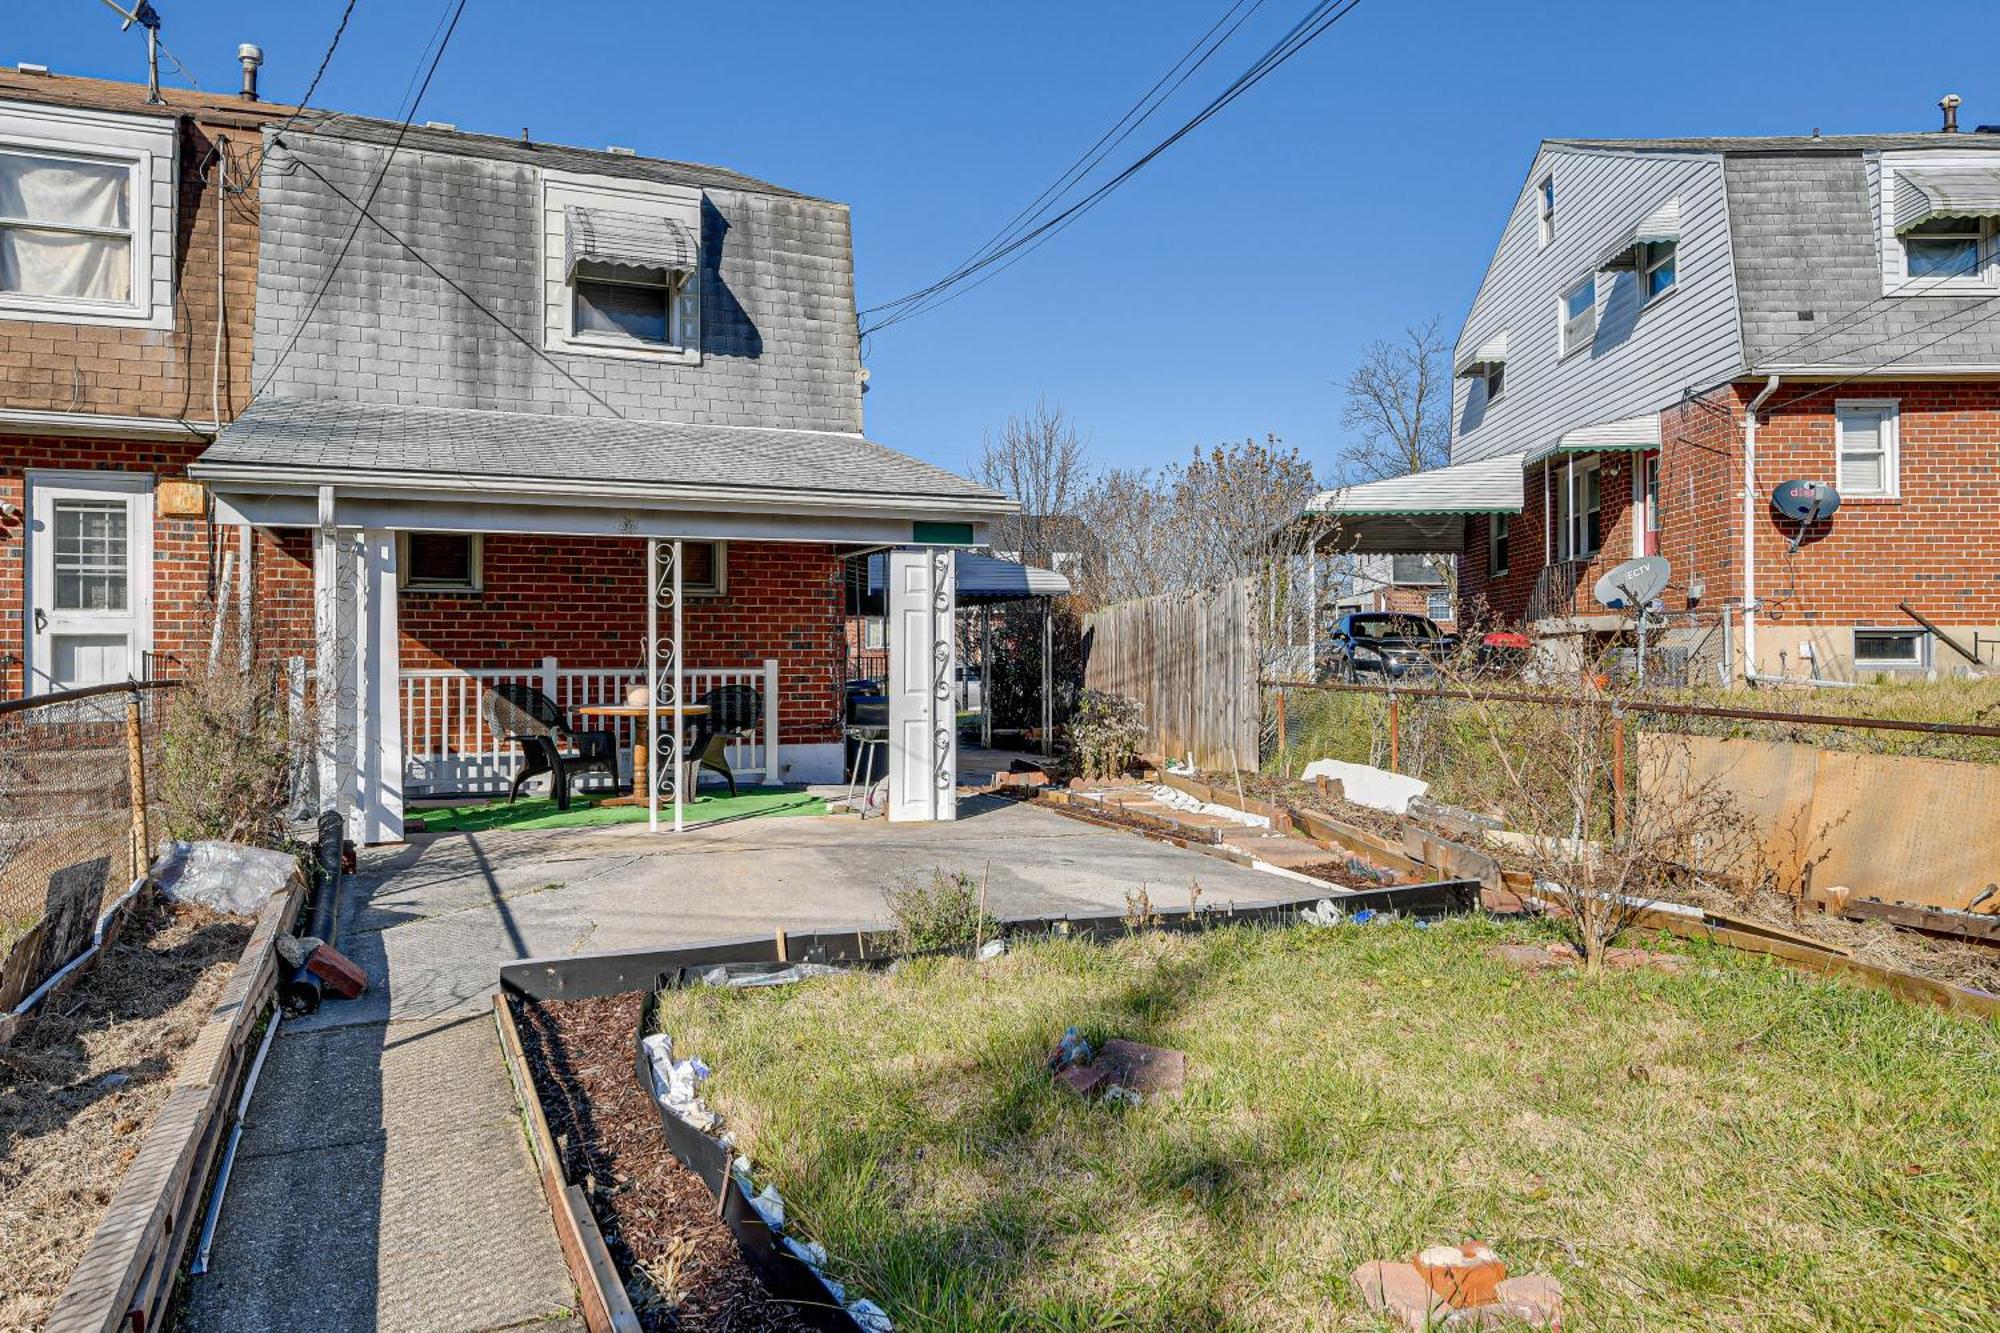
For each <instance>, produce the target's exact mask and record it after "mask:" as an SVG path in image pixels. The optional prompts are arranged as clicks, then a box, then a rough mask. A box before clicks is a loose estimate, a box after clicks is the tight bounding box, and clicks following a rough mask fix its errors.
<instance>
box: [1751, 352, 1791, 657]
mask: <svg viewBox="0 0 2000 1333" xmlns="http://www.w3.org/2000/svg"><path fill="white" fill-rule="evenodd" d="M1780 378H1782V377H1781V376H1778V375H1772V376H1770V377H1769V378H1768V379H1766V380H1765V381H1764V387H1763V388H1762V389H1760V390H1758V393H1757V396H1756V397H1755V398H1752V399H1751V400H1750V408H1749V410H1748V411H1747V412H1745V413H1744V414H1743V680H1744V683H1745V684H1749V683H1751V682H1753V681H1755V680H1756V679H1757V412H1758V410H1759V409H1761V408H1762V407H1763V406H1764V404H1765V403H1766V402H1767V401H1769V399H1770V397H1771V395H1772V394H1774V393H1776V392H1777V391H1778V381H1779V379H1780Z"/></svg>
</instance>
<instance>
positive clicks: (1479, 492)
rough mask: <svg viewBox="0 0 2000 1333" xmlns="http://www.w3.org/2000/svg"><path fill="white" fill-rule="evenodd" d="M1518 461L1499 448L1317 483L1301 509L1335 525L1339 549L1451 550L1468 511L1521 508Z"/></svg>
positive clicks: (1312, 521) (1458, 545)
mask: <svg viewBox="0 0 2000 1333" xmlns="http://www.w3.org/2000/svg"><path fill="white" fill-rule="evenodd" d="M1521 462H1522V460H1521V455H1519V454H1502V455H1500V456H1499V457H1497V458H1482V459H1479V460H1477V461H1476V462H1469V463H1454V464H1453V465H1452V466H1450V467H1440V468H1432V469H1431V470H1430V471H1428V472H1416V473H1412V474H1411V475H1409V476H1407V477H1390V478H1388V479H1387V480H1385V481H1371V482H1365V483H1363V484H1362V485H1359V486H1343V487H1341V488H1340V489H1338V490H1332V491H1322V492H1321V493H1320V494H1318V495H1316V496H1314V497H1313V498H1312V499H1311V500H1310V501H1308V502H1307V504H1306V508H1305V514H1304V516H1303V517H1304V520H1305V522H1306V523H1307V524H1308V525H1309V526H1310V527H1313V528H1316V529H1320V530H1325V529H1333V530H1334V531H1335V533H1336V535H1335V536H1334V538H1333V541H1334V544H1335V545H1336V546H1337V547H1338V548H1339V549H1340V550H1343V551H1355V552H1359V553H1362V554H1390V555H1428V554H1432V553H1435V552H1440V551H1457V550H1460V549H1462V548H1463V547H1464V545H1465V519H1466V517H1467V516H1468V515H1473V514H1518V513H1520V512H1521V501H1522V491H1523V486H1522V479H1521Z"/></svg>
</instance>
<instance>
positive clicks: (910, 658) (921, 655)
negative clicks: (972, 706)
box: [889, 548, 958, 822]
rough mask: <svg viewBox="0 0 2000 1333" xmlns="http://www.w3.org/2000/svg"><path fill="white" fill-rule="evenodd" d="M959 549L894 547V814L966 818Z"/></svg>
mask: <svg viewBox="0 0 2000 1333" xmlns="http://www.w3.org/2000/svg"><path fill="white" fill-rule="evenodd" d="M957 590H958V559H957V554H956V553H955V552H953V551H951V550H949V549H947V548H936V549H929V550H903V551H891V552H889V818H890V819H891V820H893V821H898V822H901V821H916V820H930V819H956V818H958V714H957V711H956V710H955V709H954V708H953V706H952V704H953V692H952V687H953V681H954V679H955V677H956V674H957V673H956V668H957V662H956V660H955V659H956V657H957V645H956V638H955V636H954V635H953V633H952V618H953V614H954V613H955V612H956V610H957V599H958V591H957Z"/></svg>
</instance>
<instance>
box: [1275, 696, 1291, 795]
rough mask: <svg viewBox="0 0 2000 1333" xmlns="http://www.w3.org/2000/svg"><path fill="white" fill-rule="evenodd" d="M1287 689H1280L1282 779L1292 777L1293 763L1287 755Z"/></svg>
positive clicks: (1279, 764)
mask: <svg viewBox="0 0 2000 1333" xmlns="http://www.w3.org/2000/svg"><path fill="white" fill-rule="evenodd" d="M1285 750H1286V746H1285V687H1284V686H1282V685H1280V686H1279V687H1278V773H1279V776H1280V777H1287V778H1289V777H1290V776H1291V775H1292V763H1291V760H1290V759H1289V758H1287V757H1286V754H1285Z"/></svg>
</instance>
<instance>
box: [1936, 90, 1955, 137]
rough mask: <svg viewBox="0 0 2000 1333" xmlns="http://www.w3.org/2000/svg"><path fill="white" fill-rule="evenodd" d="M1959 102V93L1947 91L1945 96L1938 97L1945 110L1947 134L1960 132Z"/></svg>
mask: <svg viewBox="0 0 2000 1333" xmlns="http://www.w3.org/2000/svg"><path fill="white" fill-rule="evenodd" d="M1958 103H1959V96H1958V94H1957V93H1946V94H1945V95H1944V96H1943V97H1940V98H1938V106H1939V107H1940V108H1941V109H1942V110H1943V111H1944V132H1945V133H1946V134H1957V133H1958Z"/></svg>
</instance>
